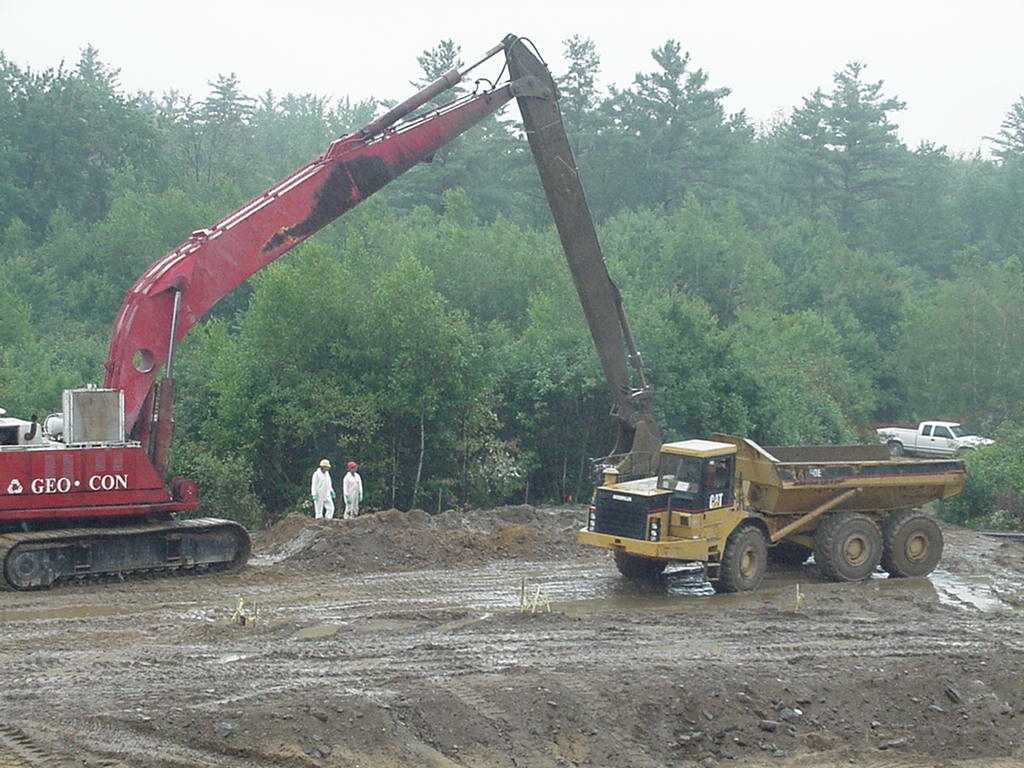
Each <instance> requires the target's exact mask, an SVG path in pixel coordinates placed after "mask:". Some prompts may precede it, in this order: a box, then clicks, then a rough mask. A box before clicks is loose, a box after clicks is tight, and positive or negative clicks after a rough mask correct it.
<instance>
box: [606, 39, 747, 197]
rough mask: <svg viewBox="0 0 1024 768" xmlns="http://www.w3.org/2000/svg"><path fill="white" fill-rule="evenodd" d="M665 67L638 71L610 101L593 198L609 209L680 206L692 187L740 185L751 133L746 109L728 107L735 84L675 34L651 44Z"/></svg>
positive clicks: (717, 190)
mask: <svg viewBox="0 0 1024 768" xmlns="http://www.w3.org/2000/svg"><path fill="white" fill-rule="evenodd" d="M651 56H652V57H653V58H654V61H655V63H656V64H657V68H656V69H655V70H654V71H652V72H646V73H638V74H637V75H636V77H635V79H634V82H633V85H632V86H631V87H630V88H627V89H625V90H621V91H620V90H617V89H614V88H613V89H612V91H611V96H610V98H609V99H608V100H606V101H605V102H604V104H603V105H602V109H603V110H604V112H605V115H604V117H605V119H606V120H607V122H608V124H609V127H608V129H607V130H605V131H604V132H603V133H602V135H601V137H600V140H599V142H598V143H597V145H596V146H595V149H594V162H593V164H592V165H591V166H590V172H591V173H593V174H594V180H593V181H592V183H591V186H590V188H591V190H592V192H593V200H592V202H593V204H594V207H595V209H596V210H597V211H598V215H599V216H601V217H603V216H606V215H608V214H610V213H612V212H614V211H617V210H620V209H622V208H627V207H637V206H644V207H658V206H666V207H674V206H677V205H679V204H680V203H682V201H683V200H684V199H685V198H686V195H687V194H691V193H692V194H696V195H697V196H699V197H702V198H705V199H714V200H720V199H723V198H724V197H726V196H728V193H729V191H730V190H731V189H733V188H734V181H733V179H734V176H733V174H732V171H733V169H734V166H733V160H734V157H736V156H737V155H738V154H739V153H740V150H741V149H742V148H743V146H744V145H745V144H746V143H747V142H749V140H750V138H751V131H750V126H749V125H748V123H747V120H746V117H745V116H744V115H743V114H742V113H739V114H734V115H727V114H726V112H725V106H724V104H723V100H724V99H725V97H726V96H728V95H729V89H728V88H711V87H709V85H708V82H709V75H708V73H707V72H705V71H704V70H703V69H693V68H692V67H691V66H690V54H689V53H683V51H682V47H681V45H680V44H679V42H677V41H675V40H668V41H667V42H666V43H665V44H664V45H662V46H661V47H660V48H656V49H654V50H653V51H651Z"/></svg>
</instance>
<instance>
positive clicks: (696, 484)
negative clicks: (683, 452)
mask: <svg viewBox="0 0 1024 768" xmlns="http://www.w3.org/2000/svg"><path fill="white" fill-rule="evenodd" d="M702 464H703V462H702V461H701V459H698V458H695V457H693V456H672V455H668V454H662V456H661V461H660V466H659V467H658V487H659V488H661V489H662V490H665V491H676V492H677V493H686V494H689V495H692V496H698V495H700V473H701V465H702Z"/></svg>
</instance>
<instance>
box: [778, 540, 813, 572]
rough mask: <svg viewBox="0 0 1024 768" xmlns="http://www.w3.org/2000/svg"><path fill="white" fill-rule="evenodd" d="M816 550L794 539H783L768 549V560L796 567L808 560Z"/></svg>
mask: <svg viewBox="0 0 1024 768" xmlns="http://www.w3.org/2000/svg"><path fill="white" fill-rule="evenodd" d="M813 551H814V550H813V549H811V548H810V547H805V546H804V545H803V544H797V543H796V542H793V541H783V542H780V543H778V544H776V545H775V546H774V547H771V548H769V550H768V562H769V563H771V564H772V565H788V566H790V567H791V568H796V567H799V566H801V565H803V564H804V563H806V562H807V558H808V557H810V556H811V552H813Z"/></svg>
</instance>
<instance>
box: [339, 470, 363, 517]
mask: <svg viewBox="0 0 1024 768" xmlns="http://www.w3.org/2000/svg"><path fill="white" fill-rule="evenodd" d="M341 486H342V488H341V492H342V496H344V497H345V519H346V520H349V519H350V518H353V517H356V516H357V515H358V514H359V502H360V501H362V500H363V478H361V477H360V476H359V473H358V472H353V471H350V472H347V473H346V474H345V479H344V481H342V484H341Z"/></svg>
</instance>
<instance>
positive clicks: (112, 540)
mask: <svg viewBox="0 0 1024 768" xmlns="http://www.w3.org/2000/svg"><path fill="white" fill-rule="evenodd" d="M250 549H251V542H250V539H249V534H248V532H247V531H246V530H245V529H244V528H243V527H242V526H240V525H238V524H237V523H234V522H231V521H229V520H218V519H216V518H202V519H198V520H169V521H166V522H159V523H143V524H136V525H125V526H118V527H111V528H99V527H97V528H75V529H66V530H53V531H32V532H28V533H7V534H3V535H0V562H2V564H3V568H2V571H0V576H2V580H0V586H2V587H3V588H4V589H18V590H25V589H46V588H48V587H51V586H53V585H54V584H59V583H62V582H69V581H81V580H96V579H102V578H104V577H107V576H115V575H116V576H121V577H124V576H130V575H133V574H150V573H163V572H172V571H181V570H189V569H220V570H231V569H235V568H240V567H241V566H243V565H244V564H245V563H246V561H247V560H248V559H249V552H250Z"/></svg>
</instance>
